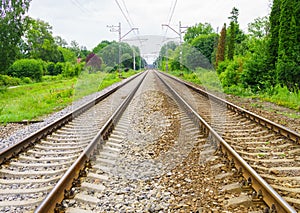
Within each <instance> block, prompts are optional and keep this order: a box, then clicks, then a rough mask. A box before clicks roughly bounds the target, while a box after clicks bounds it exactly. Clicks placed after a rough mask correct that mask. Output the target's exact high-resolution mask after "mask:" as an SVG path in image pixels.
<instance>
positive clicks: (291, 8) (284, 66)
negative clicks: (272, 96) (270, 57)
mask: <svg viewBox="0 0 300 213" xmlns="http://www.w3.org/2000/svg"><path fill="white" fill-rule="evenodd" d="M295 8H296V1H295V0H282V3H281V13H280V29H279V46H278V60H277V63H276V73H277V77H278V81H279V83H281V84H283V85H287V86H288V87H289V88H290V89H295V88H296V87H298V88H300V57H299V54H300V45H299V42H298V38H297V37H298V32H297V28H298V27H297V24H296V14H295V12H296V9H295ZM297 84H298V85H297Z"/></svg>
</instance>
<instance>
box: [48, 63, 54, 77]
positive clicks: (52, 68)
mask: <svg viewBox="0 0 300 213" xmlns="http://www.w3.org/2000/svg"><path fill="white" fill-rule="evenodd" d="M54 70H55V64H54V63H53V62H49V63H48V64H47V73H48V74H49V75H54V72H55V71H54Z"/></svg>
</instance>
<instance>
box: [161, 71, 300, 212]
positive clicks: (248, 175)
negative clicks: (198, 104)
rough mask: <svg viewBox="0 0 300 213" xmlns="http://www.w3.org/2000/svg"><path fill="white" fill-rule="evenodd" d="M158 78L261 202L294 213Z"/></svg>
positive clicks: (278, 210) (280, 210)
mask: <svg viewBox="0 0 300 213" xmlns="http://www.w3.org/2000/svg"><path fill="white" fill-rule="evenodd" d="M158 77H159V78H160V79H161V81H162V82H163V83H164V84H165V85H166V87H167V88H168V90H169V91H170V92H171V93H172V94H173V95H174V98H175V99H176V100H177V101H178V102H179V103H181V105H182V106H183V107H184V108H185V110H186V111H187V113H188V114H189V116H190V117H191V118H192V119H194V120H195V121H196V122H198V124H199V126H200V129H201V130H202V131H203V132H204V133H205V134H206V135H207V136H208V138H209V139H210V140H211V141H212V142H213V143H214V144H220V145H221V146H222V151H223V153H227V154H226V155H227V156H228V158H229V160H230V161H231V162H232V165H234V166H235V167H236V169H237V171H239V172H240V173H241V174H242V175H243V176H244V178H245V179H246V180H248V181H249V180H250V181H249V182H251V187H253V188H254V190H255V191H256V192H257V193H258V192H259V193H258V194H261V195H262V196H263V200H264V201H265V202H266V203H267V205H268V206H269V207H270V208H271V209H276V211H277V212H291V213H296V211H295V210H294V209H293V208H292V207H291V206H290V205H289V204H288V203H287V202H286V201H285V200H284V199H283V198H282V197H281V196H280V195H279V194H278V193H277V192H276V191H275V190H274V189H273V188H272V187H271V186H270V185H269V184H268V183H267V182H266V181H265V180H264V179H263V178H262V177H261V176H260V175H259V174H258V173H257V172H256V171H255V170H254V169H253V168H252V167H251V166H250V165H249V164H248V163H247V162H246V161H245V160H244V159H243V158H242V157H241V156H240V155H239V154H238V153H237V152H236V151H235V150H234V149H233V148H232V147H231V146H230V145H229V144H228V143H227V142H226V141H225V140H224V139H223V138H222V137H221V136H220V135H219V134H218V133H217V132H216V131H215V130H214V129H213V128H212V127H211V126H210V125H209V124H208V123H207V122H206V121H205V120H204V119H203V118H202V117H201V116H200V115H199V114H198V113H197V112H196V111H195V110H194V109H193V108H192V107H191V106H190V105H189V104H188V103H187V102H186V101H185V100H184V99H183V98H182V97H181V96H180V95H179V94H178V93H177V92H176V91H175V90H174V89H173V88H172V87H171V86H170V85H169V84H168V83H167V82H166V81H164V80H163V79H162V78H161V77H160V76H159V75H158Z"/></svg>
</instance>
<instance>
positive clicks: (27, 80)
mask: <svg viewBox="0 0 300 213" xmlns="http://www.w3.org/2000/svg"><path fill="white" fill-rule="evenodd" d="M22 82H23V83H24V84H31V83H32V80H31V79H30V78H29V77H25V78H22Z"/></svg>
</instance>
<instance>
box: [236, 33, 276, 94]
mask: <svg viewBox="0 0 300 213" xmlns="http://www.w3.org/2000/svg"><path fill="white" fill-rule="evenodd" d="M268 42H269V39H267V38H265V39H255V38H253V39H251V41H250V43H249V46H250V47H251V49H250V50H251V52H252V54H250V56H249V57H248V58H247V60H246V61H245V65H244V71H243V73H242V77H241V78H242V82H243V85H244V87H245V88H247V87H251V88H252V89H253V90H254V91H258V90H263V89H266V88H268V87H269V86H270V85H271V84H272V82H273V81H274V79H272V78H274V76H273V75H271V73H270V71H269V67H268V64H267V61H268Z"/></svg>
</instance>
